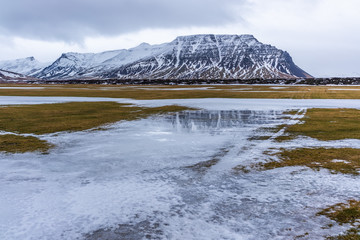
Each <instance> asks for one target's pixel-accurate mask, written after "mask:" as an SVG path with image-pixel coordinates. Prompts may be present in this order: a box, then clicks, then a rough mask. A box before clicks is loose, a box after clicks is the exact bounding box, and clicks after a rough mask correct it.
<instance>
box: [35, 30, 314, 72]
mask: <svg viewBox="0 0 360 240" xmlns="http://www.w3.org/2000/svg"><path fill="white" fill-rule="evenodd" d="M32 76H35V77H39V78H44V79H79V78H80V79H81V78H100V79H109V78H115V79H144V78H146V79H149V78H150V79H249V78H264V79H271V78H296V77H300V78H306V77H311V75H309V74H308V73H306V72H305V71H303V70H302V69H300V68H299V67H298V66H296V65H295V63H294V62H293V60H292V58H291V57H290V55H289V54H288V53H287V52H286V51H282V50H280V49H277V48H276V47H274V46H271V45H267V44H263V43H261V42H259V41H258V40H257V39H256V38H255V37H254V36H252V35H213V34H207V35H192V36H181V37H177V38H176V39H175V40H174V41H172V42H170V43H164V44H160V45H149V44H146V43H143V44H141V45H139V46H137V47H135V48H131V49H127V50H126V49H123V50H115V51H107V52H102V53H85V54H82V53H64V54H62V55H61V57H60V58H58V59H57V60H56V61H55V62H54V63H53V64H51V65H50V66H48V67H46V68H44V69H43V70H42V71H40V72H38V73H35V74H32Z"/></svg>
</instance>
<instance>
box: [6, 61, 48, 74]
mask: <svg viewBox="0 0 360 240" xmlns="http://www.w3.org/2000/svg"><path fill="white" fill-rule="evenodd" d="M47 65H48V63H41V62H39V61H37V60H36V59H35V58H34V57H27V58H20V59H15V60H6V61H0V69H3V70H6V71H10V72H16V73H20V74H24V75H31V74H32V75H34V74H36V73H38V72H40V71H41V70H42V69H43V68H44V67H46V66H47Z"/></svg>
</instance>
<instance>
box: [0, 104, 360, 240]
mask: <svg viewBox="0 0 360 240" xmlns="http://www.w3.org/2000/svg"><path fill="white" fill-rule="evenodd" d="M234 108H236V107H235V105H234ZM289 121H294V120H293V119H290V120H289V119H287V118H284V115H283V110H277V111H273V110H257V111H251V110H229V111H216V110H199V111H187V112H181V113H178V114H174V115H168V116H162V117H152V118H149V119H143V120H139V121H132V122H119V123H116V124H114V125H111V126H109V127H108V129H107V130H104V131H84V132H74V133H60V134H56V135H44V136H42V138H43V139H46V140H48V141H50V142H52V143H54V144H56V145H57V147H56V148H55V149H54V150H52V151H51V152H50V153H49V154H48V155H42V154H36V153H27V154H15V155H6V154H2V155H0V169H1V170H0V171H1V175H0V212H1V215H0V239H37V240H38V239H88V240H93V239H142V238H150V239H289V238H293V237H294V236H297V235H302V234H305V233H306V232H308V233H309V234H310V235H309V238H312V239H319V238H321V236H323V235H326V234H327V233H329V231H333V233H336V232H337V231H339V229H341V227H334V228H332V229H331V230H327V229H323V228H322V227H323V226H324V225H326V224H328V223H330V221H329V220H328V219H326V218H325V217H319V216H315V214H316V212H317V211H319V209H320V208H323V207H326V206H327V205H329V204H334V203H337V202H341V201H344V200H347V199H349V198H354V197H359V192H358V189H359V187H360V184H359V181H358V178H355V177H352V176H346V175H332V174H330V173H328V172H327V171H325V170H324V171H320V172H314V171H312V170H309V169H307V168H301V167H293V168H281V169H274V170H271V171H251V172H249V173H242V172H235V171H234V170H233V167H235V166H237V165H239V164H241V165H249V164H251V163H254V162H257V161H263V160H264V158H265V155H264V154H263V151H265V150H268V149H269V148H272V147H275V148H278V147H284V146H282V145H281V144H278V143H276V142H273V141H272V140H271V139H270V140H268V141H250V140H249V138H251V137H253V136H254V135H255V134H258V133H259V131H262V132H263V133H266V134H271V133H270V132H266V130H262V129H263V128H264V127H265V128H267V127H272V126H276V125H280V124H286V123H289ZM333 143H334V144H337V146H339V147H344V146H352V147H354V142H346V141H343V142H341V141H340V142H336V143H335V142H333ZM291 144H292V145H291V146H294V147H296V146H298V145H301V146H306V145H308V146H314V144H325V145H326V144H332V143H324V142H319V141H315V140H312V139H303V140H302V141H295V142H292V143H291ZM356 144H357V145H358V146H360V145H359V143H357V142H356ZM356 144H355V145H356Z"/></svg>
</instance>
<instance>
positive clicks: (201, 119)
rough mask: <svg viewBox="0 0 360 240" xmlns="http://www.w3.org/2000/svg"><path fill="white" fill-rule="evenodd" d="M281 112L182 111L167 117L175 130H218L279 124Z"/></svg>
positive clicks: (281, 116) (281, 117)
mask: <svg viewBox="0 0 360 240" xmlns="http://www.w3.org/2000/svg"><path fill="white" fill-rule="evenodd" d="M282 113H283V112H282V111H252V110H232V111H208V110H199V111H184V112H179V113H176V114H174V115H170V116H167V117H166V119H167V121H170V122H171V123H172V125H173V127H174V128H175V129H177V130H188V131H196V130H220V129H229V128H239V127H245V126H248V125H259V124H279V123H280V121H281V119H283V116H284V115H282Z"/></svg>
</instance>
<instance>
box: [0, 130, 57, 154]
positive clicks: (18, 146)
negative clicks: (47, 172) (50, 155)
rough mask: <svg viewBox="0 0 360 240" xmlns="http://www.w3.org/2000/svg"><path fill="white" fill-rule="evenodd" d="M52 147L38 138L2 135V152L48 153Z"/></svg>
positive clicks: (0, 144) (0, 137)
mask: <svg viewBox="0 0 360 240" xmlns="http://www.w3.org/2000/svg"><path fill="white" fill-rule="evenodd" d="M51 147H52V145H51V144H49V143H48V142H46V141H44V140H40V139H38V138H36V137H24V136H18V135H13V134H6V135H0V152H6V153H24V152H35V151H39V152H47V151H48V150H49V149H50V148H51Z"/></svg>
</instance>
